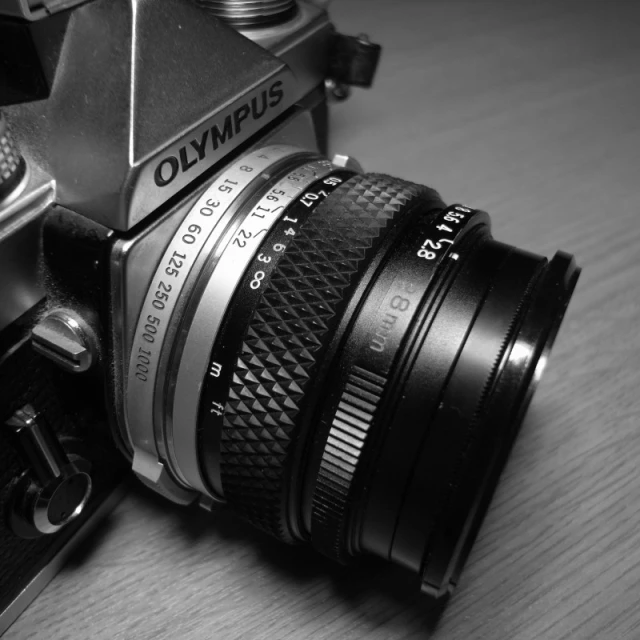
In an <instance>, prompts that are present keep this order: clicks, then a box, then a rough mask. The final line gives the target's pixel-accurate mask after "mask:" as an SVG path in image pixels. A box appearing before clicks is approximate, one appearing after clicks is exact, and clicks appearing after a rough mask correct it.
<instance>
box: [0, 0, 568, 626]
mask: <svg viewBox="0 0 640 640" xmlns="http://www.w3.org/2000/svg"><path fill="white" fill-rule="evenodd" d="M34 7H35V5H31V4H30V3H28V2H26V1H24V0H15V1H14V2H10V3H6V5H5V6H4V7H3V8H2V12H3V13H2V20H1V22H0V33H1V34H2V38H1V41H2V45H0V47H3V50H2V51H1V53H2V56H0V58H1V60H2V64H3V65H4V66H3V67H2V75H0V78H1V80H2V84H0V91H1V93H0V104H1V105H2V114H3V115H2V120H1V121H0V147H1V148H2V156H1V158H0V165H1V166H2V181H1V182H0V261H1V262H2V264H1V265H0V274H1V275H0V295H1V296H2V300H3V302H2V310H1V311H0V347H1V352H0V353H1V354H2V355H1V356H0V388H1V389H2V398H1V402H0V412H1V415H0V424H1V425H2V428H1V429H0V445H1V448H0V456H1V457H0V476H1V478H2V482H1V483H0V507H1V509H2V522H1V524H0V536H1V537H2V554H1V555H0V562H1V563H2V571H1V572H0V575H1V576H2V577H1V578H0V594H1V597H2V601H1V605H0V606H1V607H2V609H3V610H5V616H4V618H3V625H4V626H5V627H6V625H7V624H9V623H10V620H11V619H12V616H13V617H15V615H16V614H17V612H18V611H19V609H20V608H21V607H23V606H24V604H25V603H26V601H27V600H28V599H29V598H30V597H32V596H33V595H34V593H35V591H36V590H37V588H39V586H41V585H42V583H43V582H44V581H45V580H46V578H47V576H50V575H51V573H52V572H53V571H55V568H56V567H57V566H59V563H60V562H61V560H62V559H63V558H64V557H65V554H66V553H68V549H70V548H71V547H72V546H73V544H75V542H76V541H77V540H78V539H79V538H80V537H81V536H82V535H86V532H87V531H88V530H89V529H90V527H91V525H92V524H93V523H94V522H95V521H96V519H97V518H99V516H100V514H101V513H104V512H105V510H107V509H108V508H109V506H110V505H111V504H112V503H113V501H114V500H117V498H118V495H119V490H118V487H119V485H120V482H121V480H122V478H123V477H125V475H126V474H127V473H129V472H130V470H132V471H133V473H134V474H135V475H136V476H137V477H138V478H139V479H140V481H142V482H143V483H144V484H145V485H147V486H148V487H150V488H151V489H153V490H154V491H156V492H157V493H159V494H161V495H163V496H164V497H166V498H167V499H168V500H171V501H173V502H175V503H178V504H182V505H199V506H200V507H202V508H204V509H207V510H213V509H217V508H223V507H224V508H229V509H231V510H233V511H234V512H236V513H237V514H238V515H239V516H241V517H242V518H243V519H245V520H246V521H247V522H249V523H250V524H252V525H254V526H256V527H258V528H260V529H262V530H263V531H265V532H267V533H269V534H271V535H273V536H275V537H276V538H278V539H279V540H282V541H283V542H288V543H308V544H311V545H312V546H313V547H315V548H316V549H317V550H318V551H319V552H321V553H323V554H325V555H326V556H328V557H329V558H332V559H334V560H336V561H338V562H345V563H346V562H350V561H352V560H353V559H354V558H357V557H358V556H360V555H364V554H372V555H375V556H379V557H382V558H384V559H387V560H389V561H391V562H393V563H395V564H398V565H402V566H404V567H405V568H406V569H407V570H408V571H407V575H408V576H411V575H413V576H415V577H416V578H415V579H416V582H417V583H418V584H419V585H420V586H421V588H422V590H423V591H424V592H425V593H426V594H428V595H429V596H431V597H443V596H446V595H447V594H449V593H450V592H451V591H452V589H453V588H454V586H455V585H456V583H457V582H458V579H459V575H460V572H461V570H462V566H463V564H464V561H465V559H466V557H467V555H468V553H469V551H470V548H471V545H472V543H473V539H474V537H475V535H476V533H477V531H478V529H479V527H480V525H481V521H482V518H483V515H484V513H485V511H486V509H487V506H488V504H489V501H490V498H491V494H492V492H493V490H494V488H495V486H496V483H497V481H498V478H499V475H500V471H501V469H502V467H503V465H504V463H505V460H506V458H507V456H508V453H509V450H510V447H511V444H512V442H513V440H514V438H515V436H516V434H517V431H518V427H519V425H520V423H521V421H522V418H523V415H524V412H525V411H526V408H527V406H528V404H529V402H530V400H531V396H532V393H533V391H534V389H535V386H536V383H537V381H538V380H539V379H540V376H541V375H542V371H543V369H544V365H545V363H546V361H547V358H548V355H549V351H550V349H551V345H552V343H553V340H554V338H555V335H556V333H557V331H558V329H559V326H560V323H561V321H562V317H563V315H564V312H565V310H566V308H567V305H568V303H569V300H570V298H571V296H572V293H573V290H574V288H575V285H576V282H577V279H578V275H579V268H578V267H577V266H576V264H575V261H574V259H573V258H572V257H571V256H569V255H567V254H565V253H563V252H558V253H557V254H556V255H555V256H554V257H553V258H552V259H551V260H547V259H546V258H543V257H541V256H538V255H535V254H532V253H529V252H527V251H523V250H520V249H518V248H516V247H513V246H509V245H507V244H504V243H501V242H499V241H497V240H494V239H493V236H492V235H491V230H490V221H489V217H488V215H487V214H486V213H485V212H483V211H480V210H477V209H474V208H472V207H470V206H466V205H464V204H451V205H447V204H445V203H444V202H443V201H442V199H441V198H440V196H439V195H438V193H437V191H435V190H434V189H432V188H430V187H426V186H422V185H418V184H414V183H411V182H408V181H405V180H402V179H400V178H395V177H392V176H389V175H386V174H379V173H366V172H365V171H364V170H363V169H362V168H361V166H360V165H359V163H358V162H357V160H355V159H354V158H352V157H349V156H347V155H340V154H338V155H334V156H332V157H331V158H329V157H328V155H327V137H328V130H329V127H328V120H329V119H328V103H329V102H330V101H332V100H340V99H344V98H346V97H348V94H349V91H350V88H351V87H364V88H366V87H368V86H369V85H371V83H372V82H373V80H374V76H375V70H376V65H377V61H378V57H379V54H380V47H379V46H378V45H376V44H374V43H373V42H371V41H370V40H369V38H368V37H367V36H365V35H363V34H360V35H356V36H350V35H343V34H341V33H339V32H338V31H337V30H336V29H335V27H334V26H333V24H332V23H331V21H330V19H329V16H328V14H327V12H326V10H325V9H324V8H322V7H320V6H317V5H315V4H313V3H308V2H295V1H293V0H263V1H255V0H252V1H248V2H242V1H240V0H234V1H222V0H221V1H218V2H215V1H209V0H200V1H196V0H163V1H162V2H161V1H160V0H155V1H146V2H141V1H140V0H88V1H85V2H48V3H44V4H43V5H38V6H37V7H36V8H34ZM354 570H357V569H354Z"/></svg>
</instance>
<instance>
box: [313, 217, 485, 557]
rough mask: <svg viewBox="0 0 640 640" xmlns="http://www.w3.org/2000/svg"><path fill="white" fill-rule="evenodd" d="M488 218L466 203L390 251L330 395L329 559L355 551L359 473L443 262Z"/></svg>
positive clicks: (430, 220)
mask: <svg viewBox="0 0 640 640" xmlns="http://www.w3.org/2000/svg"><path fill="white" fill-rule="evenodd" d="M486 221H487V218H486V214H484V213H483V212H479V211H474V210H472V209H469V208H468V207H463V206H461V205H452V206H450V207H447V208H446V209H440V210H436V211H434V212H433V213H432V214H431V215H427V216H424V217H422V218H421V219H419V220H418V221H417V222H416V224H415V225H414V226H413V227H412V232H411V233H410V234H405V235H403V236H402V237H401V238H399V240H398V241H397V242H396V244H395V245H394V246H393V248H392V250H391V251H390V252H389V255H388V258H387V261H386V263H385V264H384V266H383V268H382V270H381V271H380V273H379V275H378V276H377V278H376V281H375V284H374V285H373V287H372V289H371V291H370V292H369V294H368V296H367V298H366V300H365V301H364V302H363V304H362V306H361V309H360V311H359V314H358V316H357V318H356V319H355V321H354V324H353V328H352V330H351V332H350V334H349V336H348V337H347V339H346V341H345V346H344V349H343V350H342V355H341V359H340V361H339V364H338V365H337V366H336V371H337V376H338V378H339V379H338V380H337V381H336V382H334V388H333V390H332V391H330V392H329V393H328V394H327V396H328V398H329V401H328V402H327V403H326V404H327V405H328V411H329V415H328V416H327V417H326V418H325V419H324V420H323V421H322V422H326V423H328V424H330V428H329V433H328V435H327V440H326V444H325V446H324V451H323V452H322V458H321V461H320V466H319V469H318V472H317V480H316V484H315V491H314V496H313V512H312V524H311V537H312V540H313V544H314V546H315V547H316V548H317V549H318V550H319V551H321V552H322V553H324V554H325V555H327V556H329V557H330V558H333V559H335V560H338V561H344V560H346V559H347V558H348V556H350V555H353V553H354V546H357V545H356V544H351V542H352V540H351V539H352V538H353V527H352V526H351V523H350V517H351V511H352V507H353V506H354V504H355V503H358V504H360V503H361V502H362V501H363V500H364V495H363V493H364V492H363V490H362V488H360V487H359V486H358V484H361V483H358V482H356V475H357V476H358V477H361V476H362V472H363V465H364V466H367V465H370V464H371V463H372V458H374V457H375V455H376V450H377V448H378V446H379V441H380V438H381V433H380V432H381V431H384V428H382V429H380V430H378V429H376V430H375V431H374V430H373V429H372V426H373V422H374V419H379V414H380V412H381V409H382V406H381V405H382V404H383V397H382V396H383V393H385V391H387V387H388V384H387V381H388V379H389V377H393V370H394V363H395V362H396V360H397V356H398V354H399V352H400V351H401V346H402V345H403V344H404V342H405V341H406V338H407V335H408V334H409V333H410V332H409V328H410V326H411V325H412V323H413V322H414V321H415V317H416V314H417V313H418V312H419V310H420V309H421V307H422V306H424V304H425V299H426V298H427V297H428V292H429V290H430V289H431V288H432V285H433V281H434V277H435V275H436V273H437V272H439V270H440V269H441V268H442V266H443V262H444V260H445V258H448V259H450V260H452V261H453V262H455V261H457V260H458V258H459V256H458V254H457V253H456V245H455V244H454V243H457V241H458V240H460V238H461V237H462V236H464V235H465V234H466V233H467V232H468V231H469V230H470V229H472V228H474V227H476V226H477V225H479V224H483V223H486ZM343 372H344V373H343ZM373 372H375V373H373ZM385 395H388V394H385ZM331 396H333V398H335V401H334V402H332V401H331ZM385 402H386V400H385ZM325 415H326V414H325ZM364 475H365V476H368V475H369V474H368V473H367V472H365V473H364Z"/></svg>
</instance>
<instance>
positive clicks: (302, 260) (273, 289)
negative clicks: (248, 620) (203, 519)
mask: <svg viewBox="0 0 640 640" xmlns="http://www.w3.org/2000/svg"><path fill="white" fill-rule="evenodd" d="M426 191H427V189H426V188H424V187H420V186H418V185H414V184H412V183H408V182H405V181H402V180H398V179H395V178H391V177H388V176H384V175H372V174H368V175H360V176H356V177H354V178H352V179H350V180H348V181H347V182H345V183H344V184H343V185H341V186H340V187H339V188H338V189H336V191H335V192H334V193H333V194H332V195H331V196H330V197H329V198H327V200H325V202H324V203H323V204H322V205H320V207H318V209H317V210H316V211H315V212H314V214H313V215H312V216H311V217H310V218H309V219H308V220H307V222H306V223H305V224H304V225H303V226H302V228H301V229H300V232H299V234H298V235H297V236H296V237H295V239H294V240H293V242H292V243H291V244H290V245H289V247H288V248H287V250H286V252H285V255H284V256H283V257H282V259H281V260H280V262H279V264H278V266H277V268H276V270H275V271H274V273H273V274H272V277H271V279H270V281H269V284H268V286H267V287H266V289H265V290H264V292H263V294H262V297H261V300H260V302H259V303H258V305H257V307H256V309H255V311H254V313H253V315H252V317H251V320H250V321H249V323H248V326H247V329H246V331H245V335H244V338H243V343H242V350H241V352H240V355H239V356H238V358H237V361H236V366H235V371H234V376H233V381H232V384H231V388H230V392H229V400H228V402H227V404H226V406H225V411H224V419H223V430H222V442H221V475H222V485H223V489H224V493H225V496H226V497H227V499H228V503H229V504H230V505H232V506H233V507H234V508H235V510H236V511H237V512H238V513H239V514H240V515H242V516H243V517H244V518H245V519H247V520H248V521H249V522H251V523H252V524H253V525H255V526H257V527H259V528H261V529H263V530H265V531H267V532H269V533H271V534H272V535H274V536H276V537H278V538H280V539H282V540H285V541H293V540H294V539H295V538H296V536H295V535H294V532H293V530H292V528H291V524H290V521H289V515H290V514H289V513H288V510H289V492H290V490H291V481H292V479H291V477H290V475H291V466H292V464H293V458H294V450H295V445H296V443H297V442H298V439H299V438H300V437H301V431H303V430H304V425H300V424H297V421H299V420H300V417H301V415H302V414H303V412H304V411H306V410H307V409H308V407H307V403H306V401H305V400H306V394H307V392H308V391H309V390H310V388H311V387H312V386H314V385H318V384H321V383H322V381H319V380H316V376H315V373H316V371H317V368H318V365H319V363H320V362H321V361H322V359H323V357H324V355H325V352H326V348H327V345H328V344H329V342H330V341H331V339H332V338H333V333H334V330H335V327H336V325H337V324H338V322H339V321H340V319H341V316H342V313H343V312H344V309H345V308H346V306H347V304H348V302H349V300H350V298H351V296H352V295H353V292H354V290H355V288H356V286H357V284H358V282H359V278H360V277H361V274H362V273H363V272H364V271H365V270H366V268H367V265H368V264H369V262H370V261H371V259H372V258H373V257H374V256H375V254H376V250H377V249H378V247H379V245H380V243H381V240H382V238H383V236H384V231H385V230H386V229H387V228H389V227H390V226H391V225H392V224H394V222H395V220H396V218H397V217H399V216H398V214H399V213H400V212H402V211H407V210H408V209H411V208H412V207H413V206H414V205H415V204H417V203H418V202H420V201H421V200H422V197H423V196H422V194H423V193H424V192H426ZM247 400H250V401H251V402H254V403H255V404H254V406H255V409H254V410H253V411H252V412H251V414H249V415H248V414H247V413H246V411H245V410H244V408H243V405H244V403H246V401H247Z"/></svg>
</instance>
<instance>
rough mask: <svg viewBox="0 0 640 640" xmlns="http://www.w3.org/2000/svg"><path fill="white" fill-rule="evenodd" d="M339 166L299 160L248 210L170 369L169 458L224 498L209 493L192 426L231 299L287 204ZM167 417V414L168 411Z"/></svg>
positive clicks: (219, 490)
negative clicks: (175, 364)
mask: <svg viewBox="0 0 640 640" xmlns="http://www.w3.org/2000/svg"><path fill="white" fill-rule="evenodd" d="M337 168H338V167H336V166H335V165H333V164H332V163H331V162H330V161H329V160H326V159H322V160H313V161H309V160H307V161H306V162H304V161H303V162H302V163H300V164H298V166H297V167H296V168H295V169H294V170H292V171H290V172H289V173H288V174H287V175H286V176H284V177H283V178H281V179H280V180H277V181H276V182H275V183H274V184H273V185H272V186H271V188H270V189H269V190H268V191H266V192H265V193H264V194H263V195H262V197H261V198H260V199H259V200H258V201H257V202H256V203H255V204H254V206H253V207H252V208H251V209H249V210H248V211H247V213H246V215H245V217H244V219H243V221H242V223H241V224H240V226H239V227H238V228H237V230H236V231H235V232H234V234H233V236H232V237H231V238H230V240H229V244H228V245H227V246H226V248H225V250H224V252H223V253H222V255H221V256H220V259H219V260H218V262H217V263H216V265H215V268H214V269H213V271H212V272H211V275H210V276H208V279H207V281H206V285H205V287H204V290H203V293H202V296H201V297H200V299H199V302H198V305H197V308H196V309H195V312H194V314H193V317H192V318H190V320H189V325H188V328H187V333H186V336H187V337H186V340H185V342H184V347H183V350H182V353H181V355H180V359H179V365H178V367H177V371H175V372H174V373H175V387H174V390H173V393H172V394H171V397H172V400H173V406H172V410H171V415H172V431H173V433H172V438H171V439H170V440H171V441H172V443H173V450H172V452H171V454H170V458H173V462H174V464H175V465H176V466H177V467H179V468H180V470H181V472H182V474H183V475H184V476H185V478H186V480H187V481H188V483H189V484H190V486H194V487H197V488H198V489H199V490H200V491H203V492H206V493H207V494H208V495H211V494H212V492H213V496H212V497H214V498H216V499H218V500H224V498H223V491H222V487H221V486H213V487H211V489H208V488H207V487H206V485H205V482H204V480H203V478H202V475H201V472H200V466H199V461H198V450H197V425H198V410H199V404H200V394H201V391H202V387H203V381H204V379H205V376H206V374H207V368H208V366H209V358H210V354H211V351H212V349H213V346H214V343H215V341H216V338H217V336H218V332H219V330H220V327H221V325H222V322H223V319H224V317H225V314H226V312H227V310H228V308H229V306H230V303H231V300H232V297H233V295H234V293H235V291H236V288H237V286H238V284H239V283H240V281H241V280H242V278H243V277H244V275H245V273H246V271H247V269H248V267H249V265H250V264H251V263H252V261H253V259H254V257H255V255H256V254H257V253H258V251H259V249H260V247H261V245H262V243H263V242H264V240H265V238H266V236H267V235H268V233H269V231H270V229H271V228H272V227H273V226H274V225H275V224H276V223H277V222H278V220H280V219H281V218H282V217H283V216H285V215H286V212H287V210H288V206H289V205H290V204H291V203H292V202H294V201H295V200H296V198H297V197H298V196H299V195H300V194H301V193H302V192H304V191H305V190H306V189H307V188H308V187H309V185H311V184H313V183H314V182H315V181H316V180H318V179H321V178H323V177H325V176H327V175H328V174H329V173H331V172H332V171H335V170H336V169H337ZM167 413H169V410H168V411H167Z"/></svg>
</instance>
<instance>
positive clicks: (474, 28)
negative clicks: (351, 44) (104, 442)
mask: <svg viewBox="0 0 640 640" xmlns="http://www.w3.org/2000/svg"><path fill="white" fill-rule="evenodd" d="M332 8H333V16H334V19H335V21H336V22H337V24H338V25H339V27H340V28H341V30H342V31H344V32H350V33H359V32H361V31H365V32H367V33H369V34H370V35H371V37H372V38H373V39H374V40H376V41H379V42H381V43H382V44H383V45H384V46H385V52H384V57H383V60H382V63H381V67H380V71H379V76H378V80H377V82H376V85H375V87H374V89H373V90H371V91H367V92H365V91H356V92H355V94H354V96H353V98H352V99H351V100H349V101H348V102H346V103H344V104H342V105H340V106H338V107H337V108H336V109H335V110H334V111H335V117H334V129H333V135H332V141H333V149H334V150H335V151H338V150H340V151H344V152H348V153H351V154H353V155H355V156H356V157H358V158H359V159H360V160H361V161H362V162H363V164H364V165H365V167H366V168H367V169H369V170H384V171H387V172H389V173H393V174H396V175H398V176H402V177H405V178H408V179H411V180H415V181H418V182H423V183H426V184H429V185H432V186H434V187H436V188H437V189H439V190H440V191H441V193H442V194H443V196H444V198H445V200H448V201H457V202H463V203H466V204H470V205H472V206H475V207H480V208H483V209H486V210H487V211H489V212H490V213H491V214H492V218H493V223H494V232H495V235H496V237H497V238H499V239H501V240H503V241H506V242H509V243H513V244H515V245H517V246H519V247H525V248H527V249H529V250H532V251H535V252H537V253H542V254H546V255H552V254H553V252H554V251H555V250H556V249H563V250H566V251H569V252H571V253H574V254H575V255H576V256H577V259H578V262H579V264H580V265H581V266H582V267H583V269H584V271H583V274H582V277H581V280H580V282H579V285H578V288H577V290H576V293H575V296H574V299H573V302H572V303H571V306H570V309H569V312H568V314H567V317H566V320H565V323H564V325H563V328H562V331H561V333H560V336H559V338H558V341H557V343H556V346H555V349H554V352H553V357H552V358H551V362H550V365H549V367H548V369H547V371H546V375H545V377H544V378H543V381H542V383H541V385H540V387H539V389H538V392H537V394H536V397H535V399H534V402H533V404H532V407H531V411H530V413H529V416H528V418H527V420H526V421H525V423H524V426H523V430H522V433H521V436H520V438H519V440H518V441H517V443H516V446H515V449H514V452H513V455H512V457H511V459H510V461H509V463H508V466H507V468H506V470H505V473H504V474H503V478H502V481H501V484H500V486H499V488H498V490H497V493H496V496H495V499H494V502H493V505H492V507H491V509H490V511H489V514H488V517H487V519H486V521H485V524H484V527H483V529H482V531H481V533H480V535H479V538H478V540H477V543H476V545H475V548H474V550H473V552H472V554H471V556H470V559H469V562H468V564H467V568H466V570H465V572H464V573H463V577H462V581H461V586H460V587H459V589H458V591H457V592H456V593H455V595H454V597H453V598H452V600H451V601H450V603H449V606H448V608H447V609H446V610H445V611H444V613H443V614H442V615H441V617H440V618H439V620H438V619H437V617H436V615H435V613H434V611H433V610H432V609H430V608H429V607H428V606H427V605H426V603H425V601H424V600H423V599H422V598H421V597H420V596H419V594H418V593H417V591H416V589H415V585H414V584H412V581H411V580H408V579H406V578H407V576H405V574H404V572H403V571H401V570H399V569H394V568H389V567H388V566H386V565H385V564H384V563H382V562H369V563H365V564H364V566H363V567H361V568H359V569H357V570H353V569H349V570H348V569H344V568H341V567H337V566H334V565H333V564H331V563H330V562H329V561H326V560H324V559H323V558H321V557H320V556H319V555H317V554H315V553H314V552H313V551H310V550H307V549H303V548H290V547H286V546H285V545H281V544H280V543H278V542H276V541H272V540H271V539H268V538H267V537H266V536H264V535H262V534H260V533H257V532H255V531H253V530H250V529H249V527H246V526H245V525H243V524H241V523H238V522H236V521H234V520H233V519H232V518H231V517H230V516H229V515H228V514H226V513H221V514H219V515H217V516H215V517H213V518H212V517H210V516H207V515H206V514H205V513H200V512H198V511H193V512H191V511H185V510H183V509H180V508H177V507H174V506H172V505H170V504H168V503H167V502H164V501H162V500H161V499H159V498H156V497H155V496H154V495H152V494H151V493H150V492H148V491H146V490H143V489H142V488H135V489H133V490H132V491H131V493H130V494H129V496H128V497H127V498H126V499H125V500H124V501H123V502H122V503H121V505H120V506H119V507H118V508H117V509H116V510H115V512H114V513H113V515H112V516H111V517H110V518H109V519H108V520H107V522H105V524H104V525H102V526H101V530H100V534H99V535H97V536H95V537H94V539H93V540H92V542H91V544H89V545H87V546H86V547H85V548H84V549H83V551H82V553H81V554H79V555H78V557H77V558H76V560H75V562H73V563H72V564H71V565H70V566H68V567H67V568H66V569H64V570H63V572H62V573H61V574H60V575H59V576H58V577H57V578H56V579H54V581H53V582H52V583H51V584H50V585H49V587H48V588H47V589H45V591H44V592H43V593H42V595H41V596H40V597H39V598H38V599H37V600H36V602H35V603H34V604H33V605H32V606H31V607H30V608H29V609H28V610H27V612H25V613H24V614H23V616H22V617H21V618H20V619H19V620H18V621H17V622H16V623H15V625H14V626H13V627H12V628H11V629H10V630H9V631H8V632H7V635H6V638H7V639H11V640H16V639H18V638H46V639H52V640H53V639H60V638H70V639H76V638H92V639H94V640H101V639H105V640H107V639H108V640H116V639H125V638H126V639H134V638H135V639H138V638H139V639H147V638H148V639H154V640H161V639H165V638H181V639H184V640H187V639H193V640H195V639H205V638H206V639H211V638H216V639H217V638H223V639H227V638H246V639H252V638H260V639H263V638H264V639H269V640H272V639H284V638H311V639H314V640H321V639H324V638H326V639H332V640H333V639H336V638H341V639H342V638H349V639H352V638H353V639H355V638H380V639H385V640H390V639H396V638H413V637H415V638H434V639H437V640H444V639H446V640H453V639H465V640H466V639H477V638H490V639H498V640H501V639H509V640H525V639H530V638H544V639H560V638H572V639H575V638H585V639H592V638H598V639H606V640H618V639H622V638H630V639H637V638H640V516H639V510H640V509H639V504H640V434H639V430H640V424H639V423H640V401H639V397H640V372H639V368H640V337H639V334H640V37H639V36H638V27H639V26H640V3H638V2H635V1H632V0H629V1H626V2H625V1H622V0H621V1H618V2H599V1H586V0H581V1H579V2H578V1H576V2H572V1H564V2H558V1H557V0H533V1H530V2H523V1H513V0H512V1H509V0H503V1H500V2H498V1H496V2H488V1H480V2H473V1H467V2H463V1H461V0H425V1H418V0H394V1H393V2H391V1H389V2H385V1H383V0H379V1H378V0H376V1H375V2H374V1H373V0H343V1H342V2H336V3H334V5H333V7H332Z"/></svg>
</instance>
